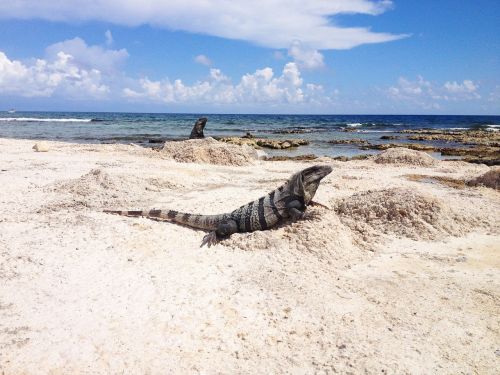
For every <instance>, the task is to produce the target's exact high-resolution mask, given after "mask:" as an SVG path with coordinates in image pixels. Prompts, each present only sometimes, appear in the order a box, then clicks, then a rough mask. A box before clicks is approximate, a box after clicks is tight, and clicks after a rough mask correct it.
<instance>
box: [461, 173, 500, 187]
mask: <svg viewBox="0 0 500 375" xmlns="http://www.w3.org/2000/svg"><path fill="white" fill-rule="evenodd" d="M467 185H469V186H486V187H490V188H492V189H496V190H500V168H495V169H492V170H491V171H488V172H486V173H485V174H482V175H480V176H478V177H476V178H473V179H472V180H469V181H467Z"/></svg>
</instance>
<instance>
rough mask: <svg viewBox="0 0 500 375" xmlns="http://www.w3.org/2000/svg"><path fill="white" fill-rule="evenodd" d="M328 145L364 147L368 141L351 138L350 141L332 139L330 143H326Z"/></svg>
mask: <svg viewBox="0 0 500 375" xmlns="http://www.w3.org/2000/svg"><path fill="white" fill-rule="evenodd" d="M328 143H331V144H333V145H350V144H361V145H366V144H368V141H367V140H366V139H360V138H352V139H332V140H331V141H328Z"/></svg>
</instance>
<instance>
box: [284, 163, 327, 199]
mask: <svg viewBox="0 0 500 375" xmlns="http://www.w3.org/2000/svg"><path fill="white" fill-rule="evenodd" d="M332 170H333V169H332V167H330V166H329V165H314V166H312V167H309V168H306V169H304V170H302V171H300V172H298V173H296V174H294V175H293V176H292V177H291V178H290V180H289V186H290V190H291V193H292V194H293V195H296V196H299V197H303V198H304V203H305V204H306V205H307V204H309V202H310V201H311V200H312V199H313V197H314V194H316V190H317V189H318V186H319V183H320V182H321V180H322V179H323V178H325V177H326V176H328V175H329V174H330V173H332Z"/></svg>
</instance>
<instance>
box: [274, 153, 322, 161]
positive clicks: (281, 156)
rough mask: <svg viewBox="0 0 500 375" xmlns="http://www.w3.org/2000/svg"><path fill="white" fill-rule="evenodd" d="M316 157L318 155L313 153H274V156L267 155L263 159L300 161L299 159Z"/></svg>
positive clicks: (313, 158)
mask: <svg viewBox="0 0 500 375" xmlns="http://www.w3.org/2000/svg"><path fill="white" fill-rule="evenodd" d="M317 158H318V157H317V156H316V155H314V154H306V155H297V156H285V155H276V156H269V157H267V158H266V159H265V160H266V161H287V160H295V161H300V160H315V159H317Z"/></svg>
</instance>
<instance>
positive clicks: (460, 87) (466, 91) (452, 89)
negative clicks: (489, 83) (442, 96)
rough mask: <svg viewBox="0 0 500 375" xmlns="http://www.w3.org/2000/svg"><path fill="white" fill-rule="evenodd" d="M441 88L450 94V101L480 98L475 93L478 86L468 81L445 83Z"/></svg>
mask: <svg viewBox="0 0 500 375" xmlns="http://www.w3.org/2000/svg"><path fill="white" fill-rule="evenodd" d="M443 87H444V89H445V90H446V91H447V92H448V93H449V94H451V99H452V100H459V99H480V98H481V95H479V94H478V93H477V90H478V89H479V85H478V84H476V83H474V82H473V81H471V80H469V79H466V80H464V81H463V82H462V83H458V82H456V81H453V82H446V83H445V84H444V85H443Z"/></svg>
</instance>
